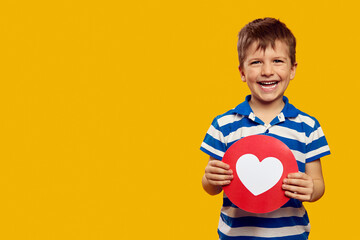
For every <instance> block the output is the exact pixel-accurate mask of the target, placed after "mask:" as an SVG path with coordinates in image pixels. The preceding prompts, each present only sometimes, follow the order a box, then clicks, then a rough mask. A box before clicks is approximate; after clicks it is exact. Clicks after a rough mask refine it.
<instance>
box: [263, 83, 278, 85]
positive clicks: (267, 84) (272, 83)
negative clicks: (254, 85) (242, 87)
mask: <svg viewBox="0 0 360 240" xmlns="http://www.w3.org/2000/svg"><path fill="white" fill-rule="evenodd" d="M275 83H276V82H261V83H260V84H262V85H272V84H275Z"/></svg>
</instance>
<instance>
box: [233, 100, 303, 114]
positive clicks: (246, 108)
mask: <svg viewBox="0 0 360 240" xmlns="http://www.w3.org/2000/svg"><path fill="white" fill-rule="evenodd" d="M250 99H251V95H248V96H246V98H245V101H244V102H242V103H240V104H239V105H238V106H237V107H236V108H235V109H234V112H235V113H238V114H240V115H244V116H250V115H253V111H252V109H251V107H250V104H249V101H250ZM283 101H284V103H285V106H284V108H283V110H282V111H281V113H282V114H284V117H287V118H288V117H296V116H297V115H298V114H299V112H300V111H299V110H298V109H297V108H295V107H294V106H293V105H292V104H290V103H289V99H288V98H287V97H285V96H283Z"/></svg>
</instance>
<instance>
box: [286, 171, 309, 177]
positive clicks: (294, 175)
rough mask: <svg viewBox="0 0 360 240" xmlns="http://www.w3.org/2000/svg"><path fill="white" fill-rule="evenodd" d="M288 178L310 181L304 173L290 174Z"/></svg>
mask: <svg viewBox="0 0 360 240" xmlns="http://www.w3.org/2000/svg"><path fill="white" fill-rule="evenodd" d="M287 178H295V179H309V178H310V177H309V175H307V174H305V173H302V172H296V173H289V174H288V176H287Z"/></svg>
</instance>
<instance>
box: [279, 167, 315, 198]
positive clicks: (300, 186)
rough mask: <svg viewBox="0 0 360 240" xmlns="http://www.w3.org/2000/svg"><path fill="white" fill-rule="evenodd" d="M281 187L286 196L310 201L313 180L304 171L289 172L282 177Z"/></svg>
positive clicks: (312, 191)
mask: <svg viewBox="0 0 360 240" xmlns="http://www.w3.org/2000/svg"><path fill="white" fill-rule="evenodd" d="M282 188H283V189H284V190H285V195H286V196H287V197H289V198H294V199H298V200H300V201H309V202H310V201H312V197H313V193H314V181H313V179H312V177H311V176H309V175H307V174H306V173H302V172H297V173H290V174H289V175H288V176H287V178H285V179H284V184H283V185H282Z"/></svg>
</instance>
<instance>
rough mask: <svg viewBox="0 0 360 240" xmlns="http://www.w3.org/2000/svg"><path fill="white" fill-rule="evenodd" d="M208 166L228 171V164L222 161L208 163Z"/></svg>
mask: <svg viewBox="0 0 360 240" xmlns="http://www.w3.org/2000/svg"><path fill="white" fill-rule="evenodd" d="M209 164H210V165H211V166H214V167H219V168H223V169H230V165H229V164H226V163H224V162H222V161H219V160H213V161H210V162H209Z"/></svg>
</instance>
